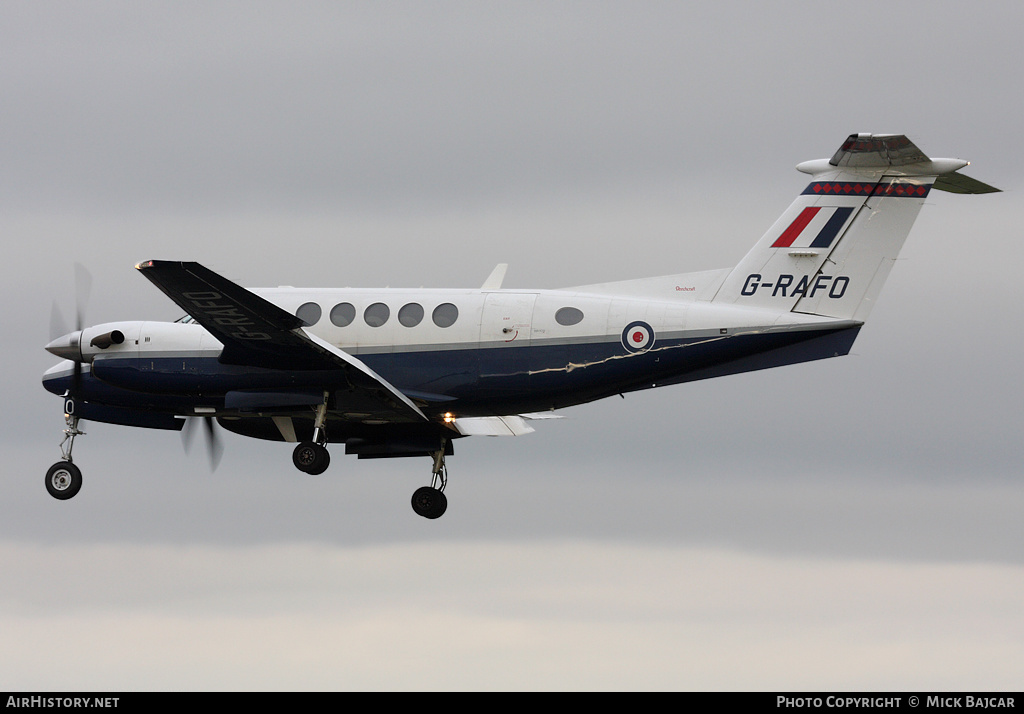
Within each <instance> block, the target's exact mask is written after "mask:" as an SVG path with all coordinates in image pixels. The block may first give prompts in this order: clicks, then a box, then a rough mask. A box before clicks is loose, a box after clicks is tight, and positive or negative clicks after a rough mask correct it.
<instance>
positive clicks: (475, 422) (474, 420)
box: [455, 416, 534, 436]
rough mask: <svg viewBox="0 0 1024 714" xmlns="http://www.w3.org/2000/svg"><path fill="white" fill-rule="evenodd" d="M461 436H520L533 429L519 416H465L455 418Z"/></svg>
mask: <svg viewBox="0 0 1024 714" xmlns="http://www.w3.org/2000/svg"><path fill="white" fill-rule="evenodd" d="M455 428H456V429H458V430H459V433H460V434H462V435H463V436H522V435H523V434H529V433H530V432H532V431H534V429H533V427H532V426H530V425H529V424H527V423H526V421H525V420H524V419H523V418H522V417H520V416H491V417H465V418H462V419H456V420H455Z"/></svg>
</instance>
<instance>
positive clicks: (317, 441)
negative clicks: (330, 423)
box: [292, 392, 331, 476]
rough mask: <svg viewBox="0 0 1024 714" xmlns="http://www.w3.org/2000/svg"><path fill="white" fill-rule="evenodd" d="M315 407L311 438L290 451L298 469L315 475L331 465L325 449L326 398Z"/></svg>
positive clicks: (326, 394) (325, 393)
mask: <svg viewBox="0 0 1024 714" xmlns="http://www.w3.org/2000/svg"><path fill="white" fill-rule="evenodd" d="M328 396H329V395H328V393H327V392H324V401H323V403H321V404H320V405H319V406H318V407H317V408H316V420H315V421H314V422H313V440H312V441H303V442H302V443H301V444H299V445H298V446H296V447H295V451H293V452H292V463H293V464H295V468H297V469H298V470H299V471H304V472H305V473H307V474H312V475H313V476H316V475H318V474H322V473H323V472H324V471H326V470H327V467H328V466H330V465H331V454H330V452H328V451H327V446H326V444H327V429H326V428H325V426H324V425H325V424H326V422H327V398H328Z"/></svg>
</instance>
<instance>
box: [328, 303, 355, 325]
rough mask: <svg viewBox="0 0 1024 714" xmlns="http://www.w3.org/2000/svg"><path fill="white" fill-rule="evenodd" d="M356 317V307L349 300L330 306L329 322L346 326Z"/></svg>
mask: <svg viewBox="0 0 1024 714" xmlns="http://www.w3.org/2000/svg"><path fill="white" fill-rule="evenodd" d="M354 319H356V307H355V305H353V304H352V303H350V302H339V303H338V304H337V305H335V306H334V307H332V308H331V322H332V323H334V324H335V325H337V326H338V327H347V326H349V325H351V324H352V321H353V320H354Z"/></svg>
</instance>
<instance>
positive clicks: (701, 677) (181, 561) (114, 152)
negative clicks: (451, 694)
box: [0, 0, 1024, 690]
mask: <svg viewBox="0 0 1024 714" xmlns="http://www.w3.org/2000/svg"><path fill="white" fill-rule="evenodd" d="M1022 26H1024V7H1022V6H1021V4H1020V3H1010V2H978V3H971V4H969V5H965V4H964V3H953V2H915V1H913V0H910V1H907V2H901V3H895V4H894V3H875V2H867V3H861V4H859V5H858V6H857V7H856V9H852V8H851V7H850V6H849V5H847V4H840V3H821V2H780V3H736V2H719V3H689V2H599V1H590V2H514V3H510V2H488V3H471V2H443V1H441V2H431V3H420V2H323V3H318V2H305V3H284V2H281V3H269V2H237V3H236V2H218V3H209V2H173V3H171V2H147V3H135V2H116V1H112V2H102V3H99V2H46V1H41V2H6V3H3V4H2V5H0V97H2V98H3V99H2V102H0V231H2V236H3V238H4V246H5V247H6V257H5V259H4V261H3V280H2V281H0V305H3V308H2V309H3V316H4V317H3V325H4V337H3V342H2V344H3V350H4V351H3V354H4V360H3V366H4V370H3V374H4V376H3V381H2V384H3V394H2V396H3V400H2V403H3V404H4V405H5V408H4V409H3V410H2V413H0V420H2V421H0V425H2V428H0V444H2V449H3V455H4V464H3V467H2V474H3V476H2V492H0V515H2V518H0V569H2V572H3V573H4V577H3V578H2V579H0V632H3V633H4V636H3V637H2V638H0V689H8V690H11V689H21V690H44V689H45V690H79V689H87V690H105V689H106V690H133V689H162V690H168V689H175V690H177V689H184V690H189V689H285V690H288V689H328V690H345V689H816V690H821V689H873V690H888V689H899V690H910V689H920V690H928V689H934V690H939V689H955V690H982V689H987V690H992V689H996V690H998V689H1019V687H1020V682H1021V675H1022V666H1021V663H1022V662H1024V614H1022V612H1024V611H1022V609H1021V608H1020V602H1021V592H1022V590H1024V545H1022V544H1024V526H1022V523H1024V484H1022V479H1021V471H1022V469H1021V441H1020V428H1019V425H1020V417H1021V402H1022V399H1021V398H1022V386H1021V379H1020V376H1019V361H1020V359H1019V358H1020V355H1021V351H1022V338H1021V333H1020V329H1019V325H1020V322H1021V304H1022V303H1024V288H1022V284H1021V277H1020V265H1021V264H1022V260H1021V259H1022V255H1021V254H1022V242H1021V240H1020V233H1021V225H1022V224H1024V206H1022V204H1021V201H1020V189H1021V179H1020V176H1021V171H1020V168H1019V167H1020V164H1021V160H1022V159H1021V155H1022V153H1024V152H1022V151H1021V150H1020V149H1019V148H1018V147H1017V145H1016V144H1015V143H1014V142H1015V141H1016V137H1017V136H1018V133H1019V131H1018V130H1019V126H1020V117H1021V116H1024V106H1022V102H1024V95H1022V93H1021V92H1020V91H1019V88H1018V84H1019V78H1018V77H1017V75H1018V74H1019V72H1020V68H1021V63H1022V59H1024V57H1022V53H1021V48H1020V47H1021V46H1020V38H1019V35H1020V28H1021V27H1022ZM859 131H870V132H896V133H906V134H907V135H908V136H910V138H911V139H912V140H914V141H915V142H916V143H917V144H918V146H920V148H921V149H922V150H924V151H925V152H926V153H928V154H929V155H931V156H933V157H946V156H952V157H960V158H965V159H969V160H971V161H972V162H973V163H972V166H971V167H970V168H969V169H968V170H967V171H966V173H968V174H969V175H971V176H974V177H976V178H978V179H980V180H982V181H985V182H988V183H991V184H993V185H995V186H998V187H1000V188H1002V189H1004V191H1005V192H1004V193H1001V194H996V195H989V196H955V195H951V194H945V193H939V192H933V194H932V196H931V197H930V198H929V201H928V204H927V205H926V206H925V207H924V209H923V210H922V213H921V217H920V219H919V220H918V222H917V224H916V225H915V227H914V229H913V231H912V233H911V235H910V238H909V240H908V242H907V244H906V247H905V248H904V252H903V254H902V255H901V260H900V261H899V262H898V263H897V265H896V267H895V269H894V270H893V271H892V274H891V277H890V279H889V282H888V283H887V285H886V288H885V290H884V291H883V294H882V296H881V300H880V301H879V304H878V306H877V308H876V309H875V310H874V312H873V314H872V316H871V320H870V321H869V322H868V324H867V326H866V327H865V328H864V329H863V330H862V332H861V336H860V338H859V340H858V342H857V344H856V345H855V347H854V350H853V354H851V356H849V357H845V358H842V359H836V360H827V361H824V362H819V363H814V364H808V365H802V366H793V367H787V368H782V369H778V370H773V371H766V372H761V373H753V374H746V375H739V376H735V377H729V378H724V379H719V380H711V381H708V382H701V383H696V384H691V385H685V386H679V387H671V388H667V389H662V390H656V391H652V392H650V393H645V394H634V395H630V396H628V398H627V399H625V400H620V399H614V400H607V401H604V402H599V403H595V404H591V405H586V406H583V407H577V408H574V409H570V410H566V412H565V415H566V416H567V417H568V418H567V419H564V420H561V421H556V422H550V423H543V424H540V425H539V426H540V428H539V429H538V431H537V433H535V434H531V435H529V436H526V437H522V438H519V439H484V438H480V439H467V440H463V441H460V442H459V443H458V444H457V453H456V455H455V456H454V457H453V458H452V459H450V460H449V469H450V482H449V488H448V495H449V504H450V506H449V510H448V513H447V514H446V515H445V516H444V518H442V519H440V520H438V521H435V522H428V521H425V520H423V519H421V518H418V517H416V516H415V514H413V512H412V510H411V509H410V507H409V496H410V495H411V493H412V491H413V490H414V489H415V488H416V487H418V486H419V485H423V484H425V483H426V482H427V478H428V471H429V467H428V464H427V463H426V460H417V459H399V460H391V461H380V462H365V461H363V462H360V461H356V460H354V459H346V458H345V457H343V456H341V455H340V454H338V455H336V458H335V460H334V463H333V464H332V466H331V469H330V470H329V471H328V472H327V473H326V474H324V475H323V476H322V477H317V478H309V477H304V476H302V475H300V474H298V473H297V472H296V471H295V470H294V468H293V467H292V466H291V463H290V449H289V448H288V447H286V446H282V445H280V444H267V443H263V442H257V441H253V440H245V439H243V438H241V437H236V436H234V435H231V434H223V441H224V445H225V455H224V458H223V461H222V462H221V465H220V468H219V469H218V470H217V471H216V473H214V474H210V473H209V471H208V469H207V467H206V464H205V461H204V459H203V458H202V457H201V455H199V454H193V455H192V456H191V457H190V456H186V455H185V454H184V453H183V450H182V446H181V443H180V439H179V437H178V435H177V434H173V433H163V432H149V431H145V430H130V429H124V428H118V427H112V426H107V425H102V424H93V425H88V426H87V427H86V431H87V432H88V435H87V436H85V437H83V438H81V439H80V440H79V442H78V443H77V444H76V449H75V457H76V463H78V464H79V465H80V466H81V467H82V469H83V471H84V474H85V486H84V488H83V490H82V492H81V494H80V495H79V496H78V497H77V498H75V499H74V500H73V501H70V502H67V503H58V502H56V501H53V500H52V499H51V498H50V497H49V496H48V495H47V494H46V492H45V490H44V488H43V474H44V472H45V470H46V468H47V467H48V466H49V465H50V464H51V463H52V462H54V461H55V460H57V457H58V455H59V452H58V450H57V443H58V442H59V440H60V431H61V429H62V428H63V419H62V416H61V404H60V400H59V399H57V398H55V397H53V396H52V395H49V394H47V393H46V392H44V391H43V389H42V388H41V386H40V383H39V380H40V377H41V374H42V372H43V371H44V370H45V369H46V368H47V367H49V366H50V365H51V364H53V363H54V359H53V358H52V357H51V356H50V355H48V354H47V353H45V352H44V351H43V349H42V347H43V345H44V344H45V343H46V341H47V339H48V329H49V328H48V325H49V315H50V309H51V305H52V304H53V302H54V301H56V302H57V303H58V304H59V305H60V306H61V308H62V309H63V311H64V313H65V314H66V315H70V314H71V313H72V312H73V310H74V301H75V290H74V287H73V280H72V277H73V274H74V269H73V265H74V263H75V262H81V263H83V264H84V265H86V266H87V267H88V268H89V270H90V271H91V274H92V277H93V286H92V292H91V296H90V299H89V301H88V304H87V312H86V317H87V320H88V321H89V322H92V323H98V322H103V321H108V320H115V319H157V320H170V319H175V318H176V317H178V311H177V309H176V308H175V306H174V305H173V304H171V303H170V302H169V301H168V300H167V299H166V298H165V297H164V296H163V295H162V294H160V293H159V291H156V290H154V289H153V287H152V286H151V285H150V284H149V283H148V282H147V281H145V280H144V279H142V278H141V277H140V276H139V275H137V274H136V272H135V271H134V270H133V269H132V266H133V265H134V264H135V263H136V262H138V261H139V260H142V259H148V258H159V259H183V260H198V261H201V262H203V263H204V264H206V265H208V266H210V267H211V268H213V269H215V270H218V271H219V272H222V273H223V274H225V275H227V276H228V277H230V278H232V279H234V280H236V281H238V282H240V283H242V284H246V285H253V286H263V285H279V284H287V285H314V286H342V285H351V286H360V287H373V286H386V285H389V286H392V287H396V286H413V287H416V286H421V285H422V286H427V287H446V286H451V287H474V286H477V285H479V284H480V283H481V282H482V281H483V279H484V278H485V277H486V276H487V274H488V272H489V271H490V270H491V268H493V266H494V265H495V264H496V263H499V262H508V263H510V264H511V267H510V269H509V273H508V277H507V279H506V286H507V287H527V288H533V287H543V288H552V287H560V286H566V285H576V284H584V283H595V282H601V281H607V280H615V279H625V278H636V277H643V276H650V275H658V274H664V273H674V272H682V271H688V270H702V269H710V268H719V267H727V266H729V265H731V264H733V263H734V262H735V261H737V260H738V259H739V258H740V257H741V256H742V255H743V253H744V252H745V251H746V250H747V249H748V248H749V247H750V246H751V245H752V244H753V242H754V241H755V240H756V239H757V238H758V237H759V236H760V235H761V234H762V232H763V231H764V230H765V229H766V228H767V227H768V226H769V225H770V224H771V223H772V222H773V221H774V220H775V218H776V217H777V216H778V215H779V214H780V213H781V212H782V211H783V210H784V209H785V208H786V206H788V205H789V203H790V202H791V200H792V199H793V197H794V196H795V195H796V194H797V193H798V192H799V191H800V190H802V188H803V186H804V183H805V180H806V179H805V178H802V177H801V175H800V174H798V173H797V172H795V171H794V170H793V166H794V165H795V164H796V163H798V162H800V161H803V160H807V159H815V158H822V157H828V156H831V154H832V153H833V152H834V151H835V150H836V148H838V146H839V144H840V143H841V142H842V141H843V140H844V139H845V137H846V136H847V135H848V134H850V133H852V132H859Z"/></svg>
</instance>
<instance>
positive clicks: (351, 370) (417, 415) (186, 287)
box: [135, 260, 427, 421]
mask: <svg viewBox="0 0 1024 714" xmlns="http://www.w3.org/2000/svg"><path fill="white" fill-rule="evenodd" d="M135 267H136V268H137V269H138V270H139V271H140V272H141V273H142V274H143V275H144V276H145V277H146V278H147V279H149V281H150V282H152V283H153V284H154V285H156V286H157V287H158V288H160V290H161V291H163V293H164V294H165V295H167V297H169V298H170V299H171V300H173V301H174V302H175V303H176V304H177V305H178V306H179V307H180V308H182V309H183V310H185V312H187V313H188V314H189V315H191V316H192V317H193V318H194V319H195V321H196V322H198V323H199V324H200V325H202V326H203V327H204V328H206V330H207V331H209V332H210V334H212V335H213V336H214V337H216V338H217V340H219V341H220V342H221V343H222V344H223V345H224V351H223V352H222V353H221V356H220V360H221V362H224V363H226V364H236V365H244V366H251V367H263V368H269V369H283V370H291V371H308V370H334V369H341V370H344V371H345V375H346V378H347V379H348V381H349V383H350V384H351V385H352V388H353V392H354V393H355V394H354V395H353V396H354V397H356V399H355V401H358V402H360V403H361V408H360V409H359V411H365V409H364V408H363V407H367V406H369V407H373V409H372V411H373V412H374V413H375V414H376V415H379V416H384V417H386V418H388V419H389V420H391V421H426V420H427V417H426V415H425V414H423V412H422V411H420V409H419V407H417V406H416V405H415V404H413V403H412V401H410V400H409V398H408V397H406V396H405V395H404V394H402V393H401V392H400V391H399V390H398V389H396V388H395V387H394V386H393V385H392V384H390V383H389V382H387V381H386V380H384V379H383V378H382V377H381V376H380V375H378V374H377V373H376V372H374V371H373V370H372V369H370V368H369V367H368V366H366V365H365V364H364V363H363V362H362V361H360V360H358V359H356V358H355V357H353V356H352V355H350V354H348V353H346V352H345V351H344V350H340V349H338V348H337V347H335V346H334V345H332V344H330V343H329V342H326V341H325V340H322V339H320V338H319V337H317V336H316V335H313V334H311V333H309V332H307V331H306V330H305V329H303V325H304V323H303V321H302V320H301V319H299V318H298V317H296V316H295V315H293V314H291V313H290V312H287V311H285V310H283V309H281V308H280V307H278V306H277V305H275V304H273V303H272V302H269V301H268V300H264V299H263V298H261V297H260V296H259V295H256V294H255V293H253V292H251V291H249V290H246V289H245V288H243V287H241V286H240V285H236V284H235V283H233V282H231V281H230V280H228V279H227V278H225V277H223V276H221V275H218V274H217V273H215V272H213V271H212V270H210V269H209V268H206V267H204V266H202V265H200V264H199V263H184V262H178V261H165V260H147V261H146V262H144V263H139V264H138V265H137V266H135Z"/></svg>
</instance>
